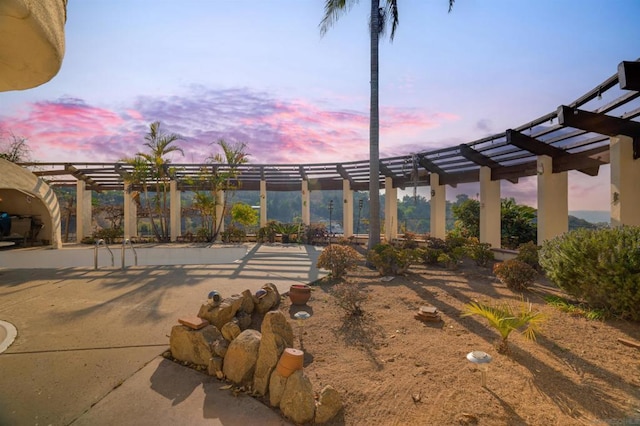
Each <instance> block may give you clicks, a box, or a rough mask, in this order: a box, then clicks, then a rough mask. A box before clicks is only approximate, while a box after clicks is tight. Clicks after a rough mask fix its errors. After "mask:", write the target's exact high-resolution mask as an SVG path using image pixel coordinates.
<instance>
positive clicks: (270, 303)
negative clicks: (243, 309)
mask: <svg viewBox="0 0 640 426" xmlns="http://www.w3.org/2000/svg"><path fill="white" fill-rule="evenodd" d="M262 289H263V290H266V291H267V294H266V295H265V296H264V297H263V298H261V299H258V303H257V305H256V311H258V313H260V314H266V313H267V312H269V311H270V310H271V309H273V308H276V307H277V306H278V305H279V304H280V293H278V287H276V285H275V284H273V283H266V284H265V285H263V286H262Z"/></svg>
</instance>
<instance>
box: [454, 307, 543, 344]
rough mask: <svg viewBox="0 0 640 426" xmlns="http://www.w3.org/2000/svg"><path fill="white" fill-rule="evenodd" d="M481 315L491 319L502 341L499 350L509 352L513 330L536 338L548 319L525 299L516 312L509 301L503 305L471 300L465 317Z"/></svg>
mask: <svg viewBox="0 0 640 426" xmlns="http://www.w3.org/2000/svg"><path fill="white" fill-rule="evenodd" d="M470 315H479V316H481V317H483V318H485V319H486V320H487V321H489V325H491V326H492V327H493V328H495V329H496V330H497V331H498V333H500V336H501V337H502V341H501V342H500V344H499V345H498V352H500V353H508V352H509V346H508V342H507V339H508V338H509V335H510V334H511V332H512V331H514V330H518V331H520V332H521V333H522V335H523V336H524V337H525V338H526V339H529V340H536V333H537V332H538V331H539V329H540V325H541V324H542V323H543V322H544V321H545V320H546V317H545V316H544V314H543V313H542V312H540V311H537V310H533V308H532V306H531V303H527V302H525V301H524V300H523V301H522V302H521V303H520V309H519V310H518V311H517V312H514V309H513V307H511V305H509V304H508V303H504V304H502V305H495V306H489V305H483V304H482V303H477V302H470V303H469V304H467V305H466V306H465V308H464V311H463V313H462V316H463V317H466V316H470Z"/></svg>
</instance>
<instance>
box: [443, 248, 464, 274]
mask: <svg viewBox="0 0 640 426" xmlns="http://www.w3.org/2000/svg"><path fill="white" fill-rule="evenodd" d="M465 252H466V250H465V248H464V246H455V247H453V248H452V249H450V250H448V251H445V252H443V253H440V255H438V262H439V263H442V264H443V265H444V266H445V267H446V268H447V269H451V270H454V269H458V266H459V265H460V262H461V261H462V259H463V258H464V255H465V254H466V253H465Z"/></svg>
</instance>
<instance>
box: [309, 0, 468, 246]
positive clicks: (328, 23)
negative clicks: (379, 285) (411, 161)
mask: <svg viewBox="0 0 640 426" xmlns="http://www.w3.org/2000/svg"><path fill="white" fill-rule="evenodd" d="M357 2H358V0H326V1H325V5H324V17H323V18H322V21H321V22H320V34H321V35H324V34H326V33H327V31H328V30H329V28H330V27H332V26H333V25H334V24H335V23H336V22H337V20H338V19H339V18H340V16H342V14H344V13H346V12H347V11H348V10H349V9H351V7H353V5H354V4H356V3H357ZM454 2H455V0H449V11H451V9H452V8H453V3H454ZM398 22H399V21H398V0H384V7H382V8H381V7H380V0H371V15H370V20H369V31H370V36H371V47H370V49H371V79H370V81H371V98H370V107H369V203H370V205H369V247H368V248H369V250H371V249H373V247H374V246H376V245H378V244H379V243H380V149H379V147H380V115H379V106H378V105H379V103H378V100H379V93H378V77H379V72H378V45H379V40H380V36H381V35H384V33H385V30H386V29H387V28H388V26H389V25H391V33H390V35H389V38H390V39H391V41H393V38H394V36H395V34H396V29H397V28H398Z"/></svg>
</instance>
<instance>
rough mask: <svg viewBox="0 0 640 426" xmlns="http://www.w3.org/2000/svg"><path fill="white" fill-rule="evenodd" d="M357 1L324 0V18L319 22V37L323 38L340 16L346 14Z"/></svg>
mask: <svg viewBox="0 0 640 426" xmlns="http://www.w3.org/2000/svg"><path fill="white" fill-rule="evenodd" d="M356 3H358V0H326V1H325V3H324V17H323V18H322V21H320V36H324V35H325V34H326V33H327V31H328V30H329V28H331V27H332V26H333V25H334V24H335V23H336V22H337V21H338V19H340V17H341V16H342V15H344V14H345V13H347V12H348V11H349V10H350V9H351V8H352V7H353V6H354V5H355V4H356Z"/></svg>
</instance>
